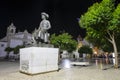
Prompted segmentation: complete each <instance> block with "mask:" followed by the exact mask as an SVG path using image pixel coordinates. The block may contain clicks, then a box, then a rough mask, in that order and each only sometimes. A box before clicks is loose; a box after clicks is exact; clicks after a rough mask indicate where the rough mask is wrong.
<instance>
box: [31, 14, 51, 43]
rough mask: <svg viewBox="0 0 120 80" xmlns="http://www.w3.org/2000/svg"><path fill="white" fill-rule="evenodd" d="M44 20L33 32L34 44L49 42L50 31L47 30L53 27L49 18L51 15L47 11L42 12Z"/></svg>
mask: <svg viewBox="0 0 120 80" xmlns="http://www.w3.org/2000/svg"><path fill="white" fill-rule="evenodd" d="M41 18H42V21H41V22H40V25H39V28H38V29H37V30H35V31H34V32H33V33H32V42H33V45H35V44H41V43H46V44H48V43H49V36H50V35H49V33H48V32H47V30H49V29H50V28H51V25H50V22H49V21H48V20H47V19H48V18H49V15H48V14H47V13H45V12H42V13H41Z"/></svg>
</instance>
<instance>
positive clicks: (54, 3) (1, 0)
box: [0, 0, 100, 38]
mask: <svg viewBox="0 0 120 80" xmlns="http://www.w3.org/2000/svg"><path fill="white" fill-rule="evenodd" d="M96 1H100V0H0V38H2V37H4V36H5V35H6V28H7V27H8V26H9V25H10V24H11V22H13V23H14V25H15V26H16V28H17V31H24V30H25V29H27V30H28V32H30V33H31V32H32V31H33V30H34V29H35V28H38V27H39V23H40V21H41V15H40V14H41V12H46V13H48V14H49V16H50V17H49V21H50V22H51V25H52V28H51V29H50V30H49V32H50V33H51V34H52V33H57V34H59V33H60V32H62V31H65V32H68V33H69V34H71V35H72V36H73V37H74V38H76V37H77V36H78V35H79V34H80V35H81V36H82V37H84V36H85V30H83V29H81V28H80V27H79V24H78V20H77V18H79V17H80V16H81V14H83V13H85V12H86V11H87V9H88V7H89V6H91V5H92V4H93V3H94V2H96Z"/></svg>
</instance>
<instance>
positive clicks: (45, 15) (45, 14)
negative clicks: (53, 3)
mask: <svg viewBox="0 0 120 80" xmlns="http://www.w3.org/2000/svg"><path fill="white" fill-rule="evenodd" d="M41 16H42V19H43V18H49V15H48V14H47V13H45V12H42V13H41Z"/></svg>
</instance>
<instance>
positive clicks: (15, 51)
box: [13, 45, 25, 54]
mask: <svg viewBox="0 0 120 80" xmlns="http://www.w3.org/2000/svg"><path fill="white" fill-rule="evenodd" d="M24 47H25V46H23V45H18V46H16V47H14V48H13V53H14V54H18V53H19V49H20V48H24Z"/></svg>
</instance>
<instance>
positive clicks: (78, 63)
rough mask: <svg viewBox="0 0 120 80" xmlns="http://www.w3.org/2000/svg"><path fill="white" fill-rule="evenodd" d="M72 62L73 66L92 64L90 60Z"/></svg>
mask: <svg viewBox="0 0 120 80" xmlns="http://www.w3.org/2000/svg"><path fill="white" fill-rule="evenodd" d="M70 64H71V65H73V66H88V65H90V63H89V62H71V63H70Z"/></svg>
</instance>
